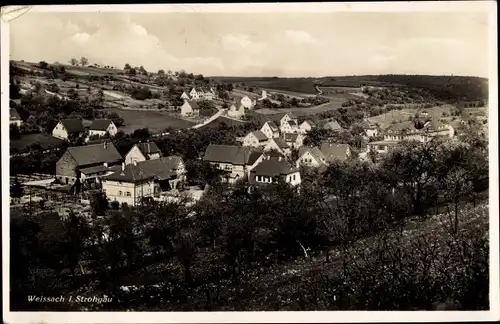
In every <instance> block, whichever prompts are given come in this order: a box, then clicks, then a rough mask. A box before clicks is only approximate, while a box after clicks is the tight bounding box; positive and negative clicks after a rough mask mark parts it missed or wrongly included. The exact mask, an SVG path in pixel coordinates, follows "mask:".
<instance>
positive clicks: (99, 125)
mask: <svg viewBox="0 0 500 324" xmlns="http://www.w3.org/2000/svg"><path fill="white" fill-rule="evenodd" d="M116 133H118V128H117V127H116V125H115V124H114V123H113V121H111V120H109V119H96V120H94V122H93V123H92V124H91V125H90V127H89V138H90V137H92V136H99V137H101V136H105V135H106V134H107V135H109V136H110V137H114V136H115V135H116Z"/></svg>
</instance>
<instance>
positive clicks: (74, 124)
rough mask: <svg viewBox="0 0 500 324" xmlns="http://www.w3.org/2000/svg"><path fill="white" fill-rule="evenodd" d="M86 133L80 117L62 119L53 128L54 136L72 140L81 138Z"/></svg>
mask: <svg viewBox="0 0 500 324" xmlns="http://www.w3.org/2000/svg"><path fill="white" fill-rule="evenodd" d="M84 133H85V127H84V126H83V124H82V121H81V120H80V119H61V120H60V121H59V123H57V125H56V127H54V129H53V130H52V136H54V137H57V138H60V139H64V140H70V139H74V138H79V137H81V136H82V135H83V134H84Z"/></svg>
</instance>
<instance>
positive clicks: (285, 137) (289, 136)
mask: <svg viewBox="0 0 500 324" xmlns="http://www.w3.org/2000/svg"><path fill="white" fill-rule="evenodd" d="M298 137H299V134H289V133H284V134H283V140H284V141H285V142H287V143H288V142H296V141H297V138H298Z"/></svg>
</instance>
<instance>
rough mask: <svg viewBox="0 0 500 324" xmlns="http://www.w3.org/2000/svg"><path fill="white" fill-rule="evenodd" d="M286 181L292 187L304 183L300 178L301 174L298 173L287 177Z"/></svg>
mask: <svg viewBox="0 0 500 324" xmlns="http://www.w3.org/2000/svg"><path fill="white" fill-rule="evenodd" d="M285 181H286V182H287V183H289V184H291V185H292V186H296V185H299V184H300V183H301V182H302V180H301V178H300V172H298V171H297V172H294V173H291V174H288V175H286V178H285Z"/></svg>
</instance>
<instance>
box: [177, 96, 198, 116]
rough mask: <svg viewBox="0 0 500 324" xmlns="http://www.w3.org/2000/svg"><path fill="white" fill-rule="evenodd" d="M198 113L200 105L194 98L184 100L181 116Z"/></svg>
mask: <svg viewBox="0 0 500 324" xmlns="http://www.w3.org/2000/svg"><path fill="white" fill-rule="evenodd" d="M199 115H200V107H199V106H198V104H197V103H196V101H194V100H185V101H184V104H183V105H182V106H181V116H184V117H195V116H199Z"/></svg>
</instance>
